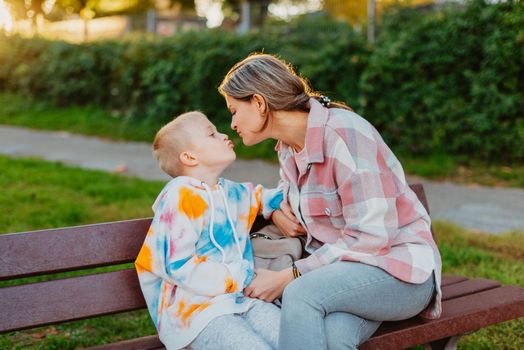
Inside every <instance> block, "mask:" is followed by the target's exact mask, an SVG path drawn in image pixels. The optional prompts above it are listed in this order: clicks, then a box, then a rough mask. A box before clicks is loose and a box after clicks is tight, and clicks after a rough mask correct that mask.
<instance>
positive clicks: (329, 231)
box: [219, 54, 441, 350]
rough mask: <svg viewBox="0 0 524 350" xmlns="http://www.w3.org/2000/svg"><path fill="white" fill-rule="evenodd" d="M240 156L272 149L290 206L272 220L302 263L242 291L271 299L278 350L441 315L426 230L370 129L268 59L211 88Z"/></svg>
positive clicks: (436, 261)
mask: <svg viewBox="0 0 524 350" xmlns="http://www.w3.org/2000/svg"><path fill="white" fill-rule="evenodd" d="M219 91H220V93H221V94H222V95H223V96H224V97H225V99H226V102H227V106H228V108H229V110H230V111H231V114H232V121H231V127H232V129H233V130H235V131H236V132H237V133H238V134H239V135H240V137H241V138H242V141H243V143H244V144H245V145H248V146H249V145H253V144H256V143H259V142H261V141H263V140H266V139H269V138H271V139H276V140H278V143H277V146H276V150H277V151H278V158H279V162H280V167H281V172H280V173H281V183H280V186H282V187H283V189H284V193H285V198H286V199H287V202H288V203H289V206H285V205H284V206H283V207H282V211H277V212H275V214H273V221H274V222H275V224H276V225H277V226H278V227H279V228H280V229H281V230H282V231H283V232H284V233H286V234H288V235H300V234H305V235H306V236H307V240H306V250H307V252H308V253H310V255H309V256H308V257H307V258H304V259H302V260H299V261H297V262H296V265H294V266H293V267H292V268H289V269H286V270H282V271H279V272H272V271H268V270H257V276H256V278H255V279H254V280H253V282H252V283H251V284H250V285H249V286H248V287H247V288H246V289H245V294H246V295H248V296H251V297H256V298H260V299H263V300H266V301H272V300H274V299H275V298H277V297H280V296H281V295H282V313H281V325H280V336H279V337H280V339H279V348H280V349H286V350H288V349H326V348H329V349H339V348H344V349H347V348H352V349H355V348H356V347H357V346H358V345H359V344H361V343H362V342H364V341H365V340H366V339H368V338H369V337H370V336H371V335H372V334H373V333H374V332H375V330H376V329H377V328H378V326H379V325H380V322H381V321H390V320H400V319H406V318H409V317H412V316H415V315H417V314H419V313H421V312H422V311H423V312H422V316H424V317H427V318H437V317H439V316H440V312H441V302H440V299H441V289H440V280H441V260H440V254H439V252H438V248H437V246H436V244H435V242H434V241H433V238H432V235H431V231H430V219H429V216H428V214H427V212H426V210H425V209H424V207H423V205H422V204H421V203H420V201H419V200H418V198H417V196H416V195H415V193H414V192H413V191H412V190H411V189H410V188H409V186H408V185H407V183H406V179H405V176H404V172H403V170H402V167H401V165H400V163H399V161H398V160H397V158H396V157H395V156H394V154H393V153H392V152H391V150H390V149H389V148H388V146H387V145H386V144H385V143H384V141H383V140H382V138H381V137H380V135H379V134H378V132H377V131H376V130H375V128H374V127H373V126H372V125H371V124H370V123H368V122H367V121H366V120H364V119H363V118H362V117H360V116H358V115H357V114H355V113H353V112H352V110H351V109H350V108H349V107H347V106H345V105H342V104H338V103H331V102H330V101H329V99H327V98H326V97H323V96H318V95H316V94H314V93H313V92H312V91H311V89H310V88H309V86H308V84H307V83H306V82H305V81H304V80H303V79H302V78H300V77H299V76H297V74H296V73H295V72H294V71H293V69H292V68H291V67H290V66H289V65H287V64H286V63H284V62H283V61H281V60H279V59H277V58H276V57H274V56H271V55H265V54H257V55H252V56H249V57H247V58H246V59H244V60H243V61H241V62H239V63H237V64H236V65H235V66H233V68H231V70H230V71H229V73H228V74H227V75H226V77H225V78H224V81H223V82H222V84H221V85H220V87H219Z"/></svg>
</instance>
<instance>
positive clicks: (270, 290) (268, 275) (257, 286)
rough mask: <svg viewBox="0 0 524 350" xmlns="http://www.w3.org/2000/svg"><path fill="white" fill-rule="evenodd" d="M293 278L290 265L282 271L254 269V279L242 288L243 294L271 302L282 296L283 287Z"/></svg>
mask: <svg viewBox="0 0 524 350" xmlns="http://www.w3.org/2000/svg"><path fill="white" fill-rule="evenodd" d="M292 280H293V271H292V270H291V267H289V268H287V269H284V270H282V271H271V270H265V269H256V270H255V279H253V281H251V283H250V284H249V286H247V287H246V288H245V289H244V295H245V296H247V297H250V298H257V299H261V300H264V301H267V302H272V301H273V300H275V299H276V298H279V297H281V296H282V293H284V288H286V286H287V285H288V284H289V282H291V281H292Z"/></svg>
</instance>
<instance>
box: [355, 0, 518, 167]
mask: <svg viewBox="0 0 524 350" xmlns="http://www.w3.org/2000/svg"><path fill="white" fill-rule="evenodd" d="M409 12H410V11H403V12H400V13H397V14H396V15H393V16H391V17H390V18H388V21H387V22H386V23H385V24H384V28H383V33H382V34H383V35H382V36H381V37H380V40H379V41H378V43H377V45H376V48H375V50H374V52H373V55H372V56H371V58H370V62H369V65H368V66H367V67H366V70H365V72H364V74H363V76H362V81H361V88H362V94H363V96H364V98H363V100H362V101H361V105H362V107H363V108H362V111H363V114H364V115H365V116H367V117H368V118H370V119H372V121H373V122H374V124H375V125H376V126H377V127H378V128H379V129H380V130H381V131H382V133H383V136H384V137H385V138H386V139H387V140H389V141H391V142H392V143H394V144H395V145H396V146H398V147H400V148H402V150H403V151H405V152H409V153H413V152H415V153H429V152H443V153H447V154H460V155H466V156H473V157H475V158H480V159H486V160H491V161H520V162H522V160H523V159H524V79H523V77H524V3H522V2H517V3H512V2H508V3H501V4H497V5H488V4H486V3H484V2H483V1H474V2H471V3H469V4H468V6H467V7H466V8H465V9H463V10H458V9H457V8H449V9H446V10H444V11H442V12H440V13H438V14H436V15H435V14H431V13H428V14H423V15H418V16H412V14H410V13H409Z"/></svg>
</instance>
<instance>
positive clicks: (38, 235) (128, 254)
mask: <svg viewBox="0 0 524 350" xmlns="http://www.w3.org/2000/svg"><path fill="white" fill-rule="evenodd" d="M150 223H151V219H138V220H128V221H117V222H111V223H103V224H94V225H85V226H75V227H66V228H60V229H52V230H41V231H31V232H23V233H14V234H5V235H1V236H0V242H1V247H2V252H1V256H0V280H5V279H14V278H20V277H27V276H33V275H42V274H48V273H53V272H60V271H69V270H77V269H83V268H88V267H97V266H105V265H114V264H119V263H125V262H130V261H133V260H134V259H135V258H136V256H137V255H138V251H139V250H140V247H141V245H142V243H143V242H144V237H145V234H146V232H147V230H148V227H149V225H150Z"/></svg>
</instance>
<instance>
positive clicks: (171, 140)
mask: <svg viewBox="0 0 524 350" xmlns="http://www.w3.org/2000/svg"><path fill="white" fill-rule="evenodd" d="M196 118H205V119H207V117H206V116H205V115H204V114H203V113H201V112H198V111H192V112H187V113H184V114H181V115H179V116H178V117H176V118H175V119H173V120H172V121H170V122H169V123H167V124H166V125H164V126H163V127H162V128H161V129H160V130H158V132H157V133H156V135H155V139H154V141H153V155H154V156H155V158H156V160H157V161H158V165H159V166H160V169H162V170H163V171H164V172H165V173H167V174H168V175H169V176H171V177H176V176H179V175H181V172H182V169H183V165H182V164H181V162H180V158H179V156H180V154H181V153H182V152H183V151H185V150H186V149H187V148H188V147H189V146H190V145H191V143H190V135H189V133H188V130H187V126H188V125H189V124H190V122H191V120H194V119H196Z"/></svg>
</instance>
